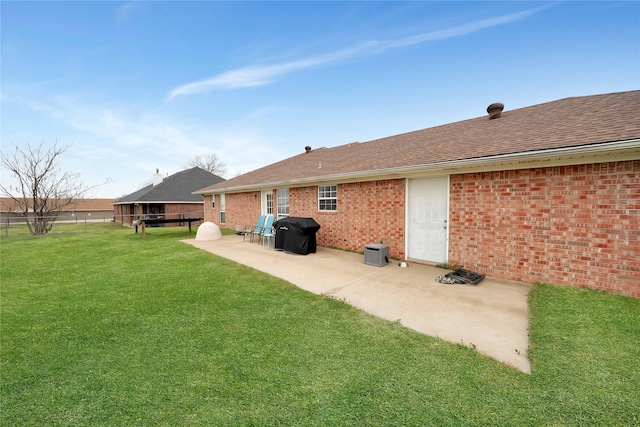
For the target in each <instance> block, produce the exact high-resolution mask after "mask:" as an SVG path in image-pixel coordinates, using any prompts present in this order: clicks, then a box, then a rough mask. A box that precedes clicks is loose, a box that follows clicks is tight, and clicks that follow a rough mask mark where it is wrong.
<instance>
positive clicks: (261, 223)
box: [242, 215, 267, 242]
mask: <svg viewBox="0 0 640 427" xmlns="http://www.w3.org/2000/svg"><path fill="white" fill-rule="evenodd" d="M266 218H267V216H266V215H260V216H259V217H258V223H257V224H256V225H255V227H252V228H249V227H251V226H250V225H248V226H246V227H245V229H244V236H242V241H243V242H244V239H245V238H246V237H247V234H248V235H249V241H250V242H253V235H254V234H257V233H260V231H262V228H263V227H264V220H265V219H266Z"/></svg>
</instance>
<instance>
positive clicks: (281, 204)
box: [276, 188, 289, 219]
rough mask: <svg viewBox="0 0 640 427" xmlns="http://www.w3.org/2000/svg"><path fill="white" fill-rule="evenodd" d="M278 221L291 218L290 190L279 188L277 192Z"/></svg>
mask: <svg viewBox="0 0 640 427" xmlns="http://www.w3.org/2000/svg"><path fill="white" fill-rule="evenodd" d="M276 206H277V207H276V212H277V214H278V215H277V216H276V219H282V218H286V217H288V216H289V189H288V188H278V189H277V190H276Z"/></svg>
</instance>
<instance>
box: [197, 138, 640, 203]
mask: <svg viewBox="0 0 640 427" xmlns="http://www.w3.org/2000/svg"><path fill="white" fill-rule="evenodd" d="M638 159H640V139H638V138H636V139H631V140H624V141H614V142H607V143H602V144H591V145H581V146H576V147H563V148H553V149H547V150H537V151H525V152H519V153H511V154H500V155H496V156H486V157H475V158H470V159H460V160H449V161H444V162H437V163H428V164H420V165H411V166H401V167H394V168H386V169H376V170H370V171H356V172H348V173H341V174H333V175H325V176H313V177H307V178H300V179H290V180H282V181H271V182H264V183H259V184H250V185H240V186H234V187H220V188H216V189H213V190H198V191H195V192H193V194H200V195H203V196H204V195H210V194H220V193H243V192H249V191H259V190H264V189H270V188H277V187H304V186H307V185H315V184H318V183H331V182H340V183H347V182H356V181H373V180H377V179H394V178H409V177H412V176H429V175H437V174H443V173H447V174H456V173H469V172H488V171H496V170H514V169H526V168H532V167H549V166H567V165H573V164H584V163H600V162H610V161H622V160H638Z"/></svg>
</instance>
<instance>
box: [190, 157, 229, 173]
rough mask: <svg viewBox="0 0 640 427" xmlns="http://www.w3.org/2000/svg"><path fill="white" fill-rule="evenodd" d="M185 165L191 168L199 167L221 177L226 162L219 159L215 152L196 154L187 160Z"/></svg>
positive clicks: (225, 167)
mask: <svg viewBox="0 0 640 427" xmlns="http://www.w3.org/2000/svg"><path fill="white" fill-rule="evenodd" d="M187 166H188V167H192V168H194V167H199V168H200V169H204V170H206V171H209V172H211V173H212V174H214V175H218V176H220V177H223V176H224V175H225V174H226V173H227V164H226V163H225V162H223V161H222V160H220V159H219V158H218V155H217V154H215V153H211V154H207V155H205V156H196V157H195V158H193V159H191V160H189V161H188V162H187Z"/></svg>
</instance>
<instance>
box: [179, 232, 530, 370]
mask: <svg viewBox="0 0 640 427" xmlns="http://www.w3.org/2000/svg"><path fill="white" fill-rule="evenodd" d="M183 242H185V243H188V244H190V245H193V246H195V247H197V248H200V249H202V250H205V251H208V252H211V253H213V254H216V255H219V256H221V257H224V258H227V259H230V260H233V261H236V262H238V263H241V264H244V265H247V266H249V267H252V268H255V269H257V270H260V271H263V272H265V273H268V274H270V275H272V276H276V277H279V278H282V279H284V280H287V281H289V282H291V283H292V284H294V285H296V286H298V287H300V288H302V289H305V290H307V291H309V292H313V293H315V294H319V295H328V296H332V297H335V298H338V299H342V300H344V301H345V302H347V303H349V304H351V305H353V306H354V307H357V308H359V309H361V310H364V311H366V312H368V313H371V314H373V315H375V316H378V317H381V318H383V319H387V320H390V321H399V322H400V323H401V324H402V325H404V326H406V327H408V328H411V329H414V330H416V331H418V332H421V333H424V334H427V335H431V336H434V337H438V338H440V339H443V340H446V341H450V342H452V343H456V344H464V345H466V346H474V347H475V348H476V350H477V351H478V352H480V353H483V354H486V355H488V356H490V357H492V358H494V359H496V360H498V361H500V362H503V363H506V364H508V365H510V366H512V367H514V368H515V369H518V370H520V371H523V372H526V373H530V364H529V360H528V359H527V349H528V306H527V295H528V294H529V291H530V289H531V286H530V285H528V284H526V283H521V282H515V281H509V280H503V279H496V278H492V277H486V278H485V279H484V280H483V281H482V282H480V283H479V284H478V285H476V286H473V285H445V284H441V283H438V282H436V277H438V276H439V275H442V274H446V273H447V272H448V271H447V270H442V269H440V268H435V267H431V266H427V265H422V264H417V263H412V262H409V263H408V265H409V266H408V267H406V268H405V267H400V266H398V263H397V262H391V263H389V264H387V265H386V266H384V267H375V266H370V265H366V264H364V256H363V255H362V254H357V253H352V252H345V251H340V250H335V249H327V248H323V247H318V248H317V252H316V253H313V254H309V255H295V254H290V253H285V252H281V251H276V250H273V249H271V250H268V249H267V248H266V247H265V246H261V245H259V244H257V243H255V242H254V243H249V241H248V240H247V241H244V242H243V239H242V236H235V235H231V236H223V237H222V239H220V240H213V241H202V240H195V239H189V240H184V241H183Z"/></svg>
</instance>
